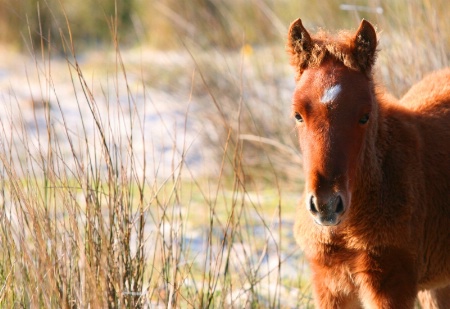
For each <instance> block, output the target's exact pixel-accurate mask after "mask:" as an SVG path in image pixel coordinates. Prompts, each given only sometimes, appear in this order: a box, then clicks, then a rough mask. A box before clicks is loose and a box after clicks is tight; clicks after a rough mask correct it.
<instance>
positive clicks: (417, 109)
mask: <svg viewBox="0 0 450 309" xmlns="http://www.w3.org/2000/svg"><path fill="white" fill-rule="evenodd" d="M376 43H377V42H376V34H375V30H374V29H373V27H372V26H371V25H370V24H369V23H368V22H366V21H363V22H362V23H361V25H360V27H359V29H358V30H357V31H356V34H354V35H351V34H350V33H349V32H341V33H340V34H339V36H338V37H337V38H333V37H331V36H330V35H329V34H327V33H325V32H320V33H319V34H317V35H315V36H310V35H309V33H308V32H307V31H306V30H305V29H304V27H303V25H302V24H301V21H300V20H297V21H295V22H294V23H293V24H292V25H291V28H290V30H289V38H288V45H287V49H288V52H289V54H290V56H291V64H292V65H293V66H294V68H295V69H296V71H297V76H296V81H297V87H296V90H295V93H294V97H293V112H294V114H295V115H296V117H297V116H298V115H301V117H302V119H301V120H300V121H301V122H300V123H299V124H298V126H297V130H298V135H299V141H300V148H301V150H302V153H303V158H304V170H305V177H306V183H305V187H306V188H305V202H304V203H302V205H301V207H299V210H298V215H297V220H296V225H295V236H296V239H297V242H298V243H299V245H300V246H301V248H302V249H303V251H304V253H305V255H306V256H307V258H308V260H309V262H310V264H311V268H312V270H313V284H314V296H315V301H316V305H317V307H318V308H327V309H328V308H408V309H411V308H413V307H414V302H415V300H416V298H417V295H418V294H419V300H420V302H421V305H422V306H423V308H450V307H449V306H450V305H449V304H450V69H447V70H443V71H440V72H438V73H434V74H431V75H430V76H428V77H426V78H425V79H424V80H423V81H421V82H420V83H418V84H417V85H415V86H414V87H412V88H411V90H410V91H409V92H408V93H407V94H406V95H405V96H404V98H403V99H402V100H400V101H398V100H396V99H395V98H393V97H391V96H389V95H387V94H385V93H384V92H383V91H382V90H381V89H380V88H379V87H377V86H376V85H375V83H374V82H373V78H372V73H371V71H372V66H373V63H374V61H375V58H376V45H377V44H376ZM335 84H339V85H341V86H342V92H341V93H340V94H339V96H338V97H337V98H336V100H335V102H332V104H331V103H330V104H323V103H321V102H320V98H321V96H322V93H323V92H324V91H325V89H328V88H329V87H330V86H332V85H335ZM365 115H370V118H369V121H368V122H367V123H366V124H361V123H359V122H358V121H359V120H360V119H362V118H364V116H365ZM336 196H339V198H340V199H341V201H342V205H343V209H344V210H343V212H342V213H339V214H338V215H336V216H337V218H339V220H335V222H334V223H333V224H331V225H330V226H323V225H320V224H317V223H316V222H314V220H313V218H312V217H314V216H317V215H318V213H320V214H321V213H322V212H326V211H330V210H329V209H328V208H326V209H325V208H321V207H325V206H324V205H327V204H326V203H317V205H316V207H317V208H318V209H317V211H316V212H313V211H311V208H314V207H312V206H311V205H313V204H314V203H313V202H312V201H314V200H316V201H319V200H320V199H322V200H326V199H327V198H329V200H332V199H333V198H334V197H336ZM330 197H331V198H330ZM313 206H314V205H313ZM315 219H317V218H315ZM319 221H320V220H319ZM419 292H420V293H419Z"/></svg>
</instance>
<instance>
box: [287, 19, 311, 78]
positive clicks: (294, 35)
mask: <svg viewBox="0 0 450 309" xmlns="http://www.w3.org/2000/svg"><path fill="white" fill-rule="evenodd" d="M312 45H313V44H312V40H311V36H310V35H309V33H308V31H306V29H305V27H303V24H302V20H301V19H300V18H299V19H297V20H296V21H294V22H293V23H292V24H291V26H290V27H289V32H288V41H287V50H288V52H289V54H290V56H291V64H292V65H293V66H294V67H296V68H297V69H298V70H299V71H300V72H301V71H302V70H303V69H304V68H305V66H306V63H307V60H308V58H309V55H310V53H311V49H312Z"/></svg>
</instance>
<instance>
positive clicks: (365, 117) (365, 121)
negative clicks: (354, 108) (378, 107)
mask: <svg viewBox="0 0 450 309" xmlns="http://www.w3.org/2000/svg"><path fill="white" fill-rule="evenodd" d="M368 121H369V114H365V115H364V116H363V117H362V118H361V119H359V123H360V124H366V123H367V122H368Z"/></svg>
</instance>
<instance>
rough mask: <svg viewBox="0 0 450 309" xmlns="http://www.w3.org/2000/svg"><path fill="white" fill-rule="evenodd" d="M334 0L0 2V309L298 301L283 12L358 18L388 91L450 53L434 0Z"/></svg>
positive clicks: (295, 181) (302, 279)
mask: <svg viewBox="0 0 450 309" xmlns="http://www.w3.org/2000/svg"><path fill="white" fill-rule="evenodd" d="M342 4H343V2H342V1H337V0H332V1H327V2H326V5H325V4H324V3H322V2H317V3H311V2H310V1H270V0H231V1H212V0H194V1H176V0H159V1H158V0H152V1H142V0H129V1H125V0H117V1H111V0H89V1H80V2H75V1H68V0H44V1H36V0H24V1H9V0H0V41H1V42H2V45H3V46H5V47H2V49H1V50H0V53H2V56H3V63H2V64H0V101H1V104H0V105H1V108H2V109H1V111H0V175H1V176H0V205H1V209H0V241H1V244H2V246H1V249H0V307H2V308H3V307H5V308H12V307H26V308H29V307H32V308H78V307H89V306H90V307H92V308H103V307H112V308H119V307H121V308H123V307H126V308H128V307H130V308H134V307H147V308H148V307H150V308H160V307H161V308H162V307H168V308H169V307H170V308H223V307H237V308H296V307H300V308H312V300H311V288H310V283H309V270H308V267H307V266H306V265H305V262H304V260H303V256H302V254H301V252H300V251H299V250H298V249H297V247H296V245H295V240H294V237H293V235H292V224H293V220H294V218H295V205H296V203H297V202H298V200H299V199H300V198H301V191H302V186H303V180H302V174H301V170H302V169H301V156H300V154H299V153H298V151H297V146H296V136H295V133H294V132H293V130H292V129H293V121H291V119H290V118H289V117H290V96H291V93H292V89H293V87H294V81H293V75H294V73H293V70H292V69H291V68H290V67H289V65H288V59H287V57H286V55H285V51H284V41H285V37H286V32H287V27H288V25H289V23H290V22H291V21H292V20H294V19H295V18H297V17H302V19H303V20H304V23H305V26H306V27H308V28H309V29H311V31H314V30H315V29H317V27H319V26H320V27H324V28H328V29H339V28H355V27H357V25H358V23H359V21H360V19H361V18H362V17H364V18H367V19H369V20H371V21H372V22H373V23H374V24H376V25H377V26H378V28H379V30H382V31H381V40H380V49H381V52H380V54H379V59H378V65H377V75H378V78H379V79H380V81H381V82H383V83H384V84H385V85H386V87H387V88H388V89H389V90H390V91H392V92H393V93H394V94H395V95H397V96H400V95H401V94H402V93H404V92H405V90H406V89H407V88H408V87H409V86H410V85H411V84H412V83H413V82H415V81H417V80H418V79H420V78H421V77H422V76H423V75H424V74H425V73H426V72H428V71H431V70H433V69H437V68H440V67H443V66H446V65H447V64H448V59H449V50H450V41H449V40H450V35H449V33H448V32H449V30H448V29H450V25H449V23H450V20H449V19H448V18H447V16H446V14H447V13H446V12H448V8H449V5H450V4H448V1H443V0H442V1H433V2H431V1H425V0H424V1H418V0H417V1H406V0H405V1H400V0H396V1H381V2H373V1H362V0H361V1H349V2H348V3H346V4H350V5H353V6H350V7H348V6H347V7H342V6H341V5H342ZM358 6H359V7H358ZM380 8H381V9H382V12H381V10H380ZM347 9H348V10H347ZM417 16H421V18H417ZM10 50H13V51H16V52H11V51H10ZM18 51H20V53H19V52H18ZM4 72H6V73H4Z"/></svg>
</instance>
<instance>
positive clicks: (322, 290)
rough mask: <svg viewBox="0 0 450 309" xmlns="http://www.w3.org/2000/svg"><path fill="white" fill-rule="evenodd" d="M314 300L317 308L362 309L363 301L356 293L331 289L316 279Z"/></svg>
mask: <svg viewBox="0 0 450 309" xmlns="http://www.w3.org/2000/svg"><path fill="white" fill-rule="evenodd" d="M314 300H315V304H316V308H317V309H362V305H361V302H360V301H359V299H358V296H357V295H356V294H355V293H351V294H345V293H342V292H340V291H331V290H330V289H329V288H328V287H326V286H323V285H322V282H320V281H319V282H318V281H317V280H315V281H314Z"/></svg>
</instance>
